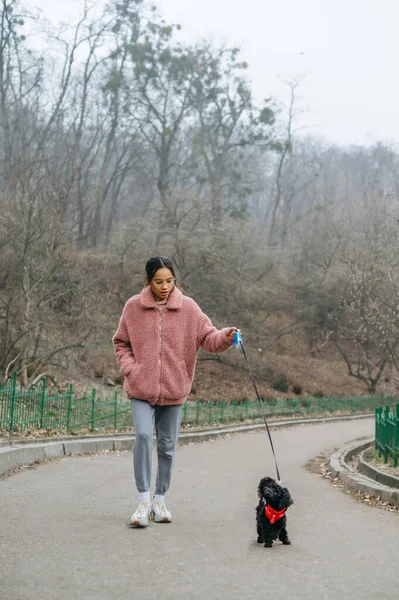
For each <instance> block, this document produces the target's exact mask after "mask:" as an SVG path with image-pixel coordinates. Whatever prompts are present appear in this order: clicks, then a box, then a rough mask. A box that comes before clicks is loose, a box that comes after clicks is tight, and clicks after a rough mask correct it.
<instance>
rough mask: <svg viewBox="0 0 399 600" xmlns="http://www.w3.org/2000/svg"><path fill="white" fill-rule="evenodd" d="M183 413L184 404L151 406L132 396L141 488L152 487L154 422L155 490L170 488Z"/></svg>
mask: <svg viewBox="0 0 399 600" xmlns="http://www.w3.org/2000/svg"><path fill="white" fill-rule="evenodd" d="M181 413H182V406H151V405H150V404H148V402H145V401H144V400H135V399H132V415H133V423H134V428H135V433H136V437H135V442H134V447H133V468H134V477H135V480H136V487H137V490H138V492H141V493H142V492H149V491H150V488H151V470H152V439H153V432H154V425H155V431H156V437H157V455H158V471H157V478H156V483H155V493H156V494H159V495H162V496H163V495H164V494H166V492H167V491H168V489H169V487H170V481H171V478H172V471H173V466H174V462H175V456H176V446H177V441H178V439H179V432H180V423H181Z"/></svg>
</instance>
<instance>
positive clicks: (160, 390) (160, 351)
mask: <svg viewBox="0 0 399 600" xmlns="http://www.w3.org/2000/svg"><path fill="white" fill-rule="evenodd" d="M162 313H163V311H162V310H160V311H159V396H158V399H159V400H161V397H162V385H161V380H162V358H161V354H162Z"/></svg>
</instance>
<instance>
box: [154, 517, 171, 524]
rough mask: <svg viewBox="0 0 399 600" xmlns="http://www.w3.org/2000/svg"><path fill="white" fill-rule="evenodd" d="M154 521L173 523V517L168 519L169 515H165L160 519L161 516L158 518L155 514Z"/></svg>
mask: <svg viewBox="0 0 399 600" xmlns="http://www.w3.org/2000/svg"><path fill="white" fill-rule="evenodd" d="M152 521H154V523H171V522H172V519H168V517H165V518H163V519H159V518H158V519H157V517H155V516H154V517H153V518H152Z"/></svg>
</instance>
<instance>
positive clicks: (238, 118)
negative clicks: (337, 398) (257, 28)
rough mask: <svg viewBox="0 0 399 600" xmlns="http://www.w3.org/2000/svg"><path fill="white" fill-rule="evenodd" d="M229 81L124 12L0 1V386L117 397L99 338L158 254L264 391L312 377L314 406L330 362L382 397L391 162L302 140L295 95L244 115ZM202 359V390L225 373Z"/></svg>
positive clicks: (388, 354) (383, 155) (394, 215)
mask: <svg viewBox="0 0 399 600" xmlns="http://www.w3.org/2000/svg"><path fill="white" fill-rule="evenodd" d="M44 16H45V15H44ZM247 67H248V65H247V64H246V62H245V60H244V59H243V57H242V53H241V52H240V49H239V48H234V47H226V46H215V45H214V44H213V43H211V42H209V41H207V40H203V41H202V42H199V43H196V44H192V45H188V44H184V43H181V42H179V26H178V25H173V24H168V23H166V22H165V21H164V20H163V18H162V16H161V15H160V14H159V12H158V11H157V10H156V8H155V7H153V6H151V3H148V2H145V1H144V0H111V1H110V2H109V3H108V4H107V5H106V7H105V8H104V11H103V12H102V13H101V14H98V11H96V10H94V7H93V6H91V5H90V3H89V2H82V13H81V17H80V19H79V21H78V22H77V23H75V24H66V25H64V26H62V27H60V28H59V29H54V28H53V27H51V26H50V25H49V24H48V23H46V21H45V20H44V19H43V18H42V16H41V15H40V14H36V12H35V11H34V10H33V11H32V10H30V9H29V10H28V8H27V3H26V4H24V2H22V1H20V0H1V8H0V379H1V380H6V379H7V378H8V377H9V376H10V374H11V373H12V372H13V371H14V370H16V371H17V372H18V376H19V380H20V382H21V384H22V385H23V386H24V387H27V386H30V385H34V384H35V382H37V381H38V379H40V378H41V377H42V376H43V375H47V376H48V377H49V378H51V377H52V378H54V379H56V378H57V377H58V378H59V377H60V373H61V374H62V375H61V379H63V380H68V377H72V376H73V377H75V378H78V376H79V374H80V375H82V376H85V377H91V378H94V377H106V378H112V379H114V380H115V381H116V382H118V374H117V368H116V363H115V360H114V356H113V349H112V344H111V337H112V335H113V333H114V332H115V330H116V328H117V325H118V320H119V317H120V314H121V310H122V307H123V305H124V303H125V302H126V300H127V299H128V298H129V297H130V296H131V295H133V294H135V293H138V292H139V291H140V290H141V289H142V287H143V283H144V265H145V262H146V260H147V259H148V258H149V257H150V256H152V255H156V254H163V255H167V256H170V257H171V258H172V259H173V261H174V262H175V265H176V270H177V274H178V281H179V283H180V285H181V286H182V287H183V289H184V290H185V292H186V293H187V294H188V295H190V296H192V297H193V298H195V300H196V301H197V302H198V303H199V305H200V306H201V308H202V309H203V310H204V312H206V313H207V314H208V315H209V316H210V317H211V319H212V320H213V322H214V323H215V325H217V326H225V325H235V326H237V327H239V328H240V329H241V331H242V333H243V337H244V340H245V344H246V348H247V350H248V354H249V358H250V361H251V366H252V367H253V371H254V372H255V374H256V375H257V377H259V378H260V380H264V381H266V382H269V383H270V385H271V386H272V387H273V386H274V387H277V389H280V390H281V391H284V390H283V389H282V388H287V390H286V391H292V390H294V392H296V393H301V392H302V391H304V392H305V391H306V392H307V391H309V390H308V389H305V388H306V386H304V385H303V382H302V381H301V372H300V369H301V368H303V370H304V372H303V377H305V375H306V373H305V371H306V369H308V368H310V367H309V365H310V364H312V369H313V377H314V378H315V379H316V383H315V384H314V385H315V390H314V391H317V389H319V387H320V386H318V385H317V376H318V375H317V374H318V373H319V372H320V373H322V372H325V370H326V369H327V368H328V365H329V364H332V363H333V362H334V365H335V367H334V368H335V369H336V365H337V364H339V365H340V367H339V368H340V373H341V376H342V377H344V376H347V375H348V376H349V377H350V378H352V379H353V381H354V382H355V383H356V385H360V387H359V388H357V389H363V390H364V391H365V392H369V393H374V392H375V391H377V392H379V391H380V390H381V389H383V388H384V389H386V387H387V385H388V386H390V390H391V391H392V390H396V389H397V384H398V381H399V380H398V370H399V315H398V300H399V271H398V257H399V235H398V234H399V153H398V151H397V149H396V148H395V146H394V145H387V144H383V143H380V144H376V145H373V146H370V147H361V146H353V147H340V146H337V145H331V144H330V143H328V141H323V140H320V139H318V138H315V137H312V136H306V135H304V134H303V133H301V132H300V130H299V124H300V116H301V111H302V107H301V100H300V78H298V79H297V80H294V81H288V82H287V87H288V90H289V93H290V103H289V105H288V106H286V107H282V106H279V103H278V102H277V101H276V100H274V99H272V98H269V99H266V100H265V101H264V102H263V103H262V104H260V105H259V104H257V103H256V102H255V101H254V99H253V95H252V92H251V84H250V82H249V81H248V78H247V75H246V72H247ZM276 357H278V370H277V371H276V370H275V369H273V368H272V367H271V365H272V364H276ZM209 358H210V357H209V355H204V354H201V356H200V359H201V360H200V363H201V366H200V372H201V373H203V369H204V365H206V364H211V363H210V361H209V360H205V359H209ZM213 358H215V357H213ZM305 359H306V360H308V363H303V362H301V363H298V362H297V364H301V365H305V366H303V367H298V369H299V371H298V373H296V375H295V382H294V381H292V378H290V376H289V373H288V371H289V368H288V366H287V367H286V368H285V366H284V365H285V364H286V365H292V363H293V361H294V362H295V360H297V361H303V360H305ZM216 360H217V365H216V367H217V369H219V370H217V377H218V379H220V378H221V377H223V376H222V375H221V371H220V368H221V365H228V366H227V367H226V369H225V371H224V372H225V377H226V380H230V379H234V378H232V376H231V373H233V372H237V371H238V370H239V369H240V368H241V367H242V366H243V363H242V357H241V356H240V354H239V353H234V352H232V351H229V352H228V353H226V354H224V355H222V356H220V357H217V359H216ZM214 364H216V363H214ZM306 365H307V366H306ZM315 365H316V366H315ZM317 365H319V366H317ZM216 367H214V368H216ZM287 373H288V379H287ZM284 378H285V379H286V381H285V380H284ZM338 378H339V375H338ZM279 382H280V383H279ZM119 383H120V381H119ZM294 384H295V385H294ZM292 385H294V387H292ZM294 388H295V389H294ZM302 388H303V389H302ZM323 391H324V393H325V394H328V393H329V390H328V389H324V390H323Z"/></svg>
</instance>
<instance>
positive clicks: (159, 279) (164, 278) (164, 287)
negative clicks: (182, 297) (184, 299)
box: [149, 267, 175, 300]
mask: <svg viewBox="0 0 399 600" xmlns="http://www.w3.org/2000/svg"><path fill="white" fill-rule="evenodd" d="M149 284H150V286H151V289H152V292H153V294H154V296H155V300H166V298H167V297H168V296H169V294H170V292H171V291H172V290H173V288H174V286H175V278H174V277H173V273H172V271H171V270H170V269H168V268H166V267H162V269H158V271H157V272H156V273H155V275H154V277H153V278H152V280H151V281H150V282H149Z"/></svg>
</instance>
